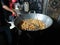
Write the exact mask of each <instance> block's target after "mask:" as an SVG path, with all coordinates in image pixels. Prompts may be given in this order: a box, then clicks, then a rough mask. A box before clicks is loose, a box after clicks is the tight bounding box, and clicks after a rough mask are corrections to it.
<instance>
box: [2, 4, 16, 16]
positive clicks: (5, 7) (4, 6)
mask: <svg viewBox="0 0 60 45" xmlns="http://www.w3.org/2000/svg"><path fill="white" fill-rule="evenodd" d="M2 7H3V8H4V9H5V10H7V11H10V12H12V13H13V14H14V15H16V12H15V11H14V10H11V9H10V8H9V7H8V6H6V5H3V6H2Z"/></svg>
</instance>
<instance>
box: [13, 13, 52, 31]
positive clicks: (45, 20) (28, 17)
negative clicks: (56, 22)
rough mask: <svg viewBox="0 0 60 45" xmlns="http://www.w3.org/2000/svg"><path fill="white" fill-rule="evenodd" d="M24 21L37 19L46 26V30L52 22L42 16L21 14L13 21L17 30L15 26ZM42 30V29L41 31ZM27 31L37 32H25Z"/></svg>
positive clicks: (47, 17)
mask: <svg viewBox="0 0 60 45" xmlns="http://www.w3.org/2000/svg"><path fill="white" fill-rule="evenodd" d="M25 19H38V20H40V21H43V22H44V23H45V25H46V28H45V29H47V28H49V27H50V26H51V25H52V24H53V20H52V18H51V17H49V16H47V15H44V14H39V13H35V14H34V13H30V14H21V15H20V16H18V17H17V18H16V19H15V20H14V25H15V26H16V27H17V29H18V30H21V29H20V28H19V27H18V26H17V25H18V23H19V22H20V21H22V20H25ZM43 30H44V29H43ZM27 31H38V29H37V30H27Z"/></svg>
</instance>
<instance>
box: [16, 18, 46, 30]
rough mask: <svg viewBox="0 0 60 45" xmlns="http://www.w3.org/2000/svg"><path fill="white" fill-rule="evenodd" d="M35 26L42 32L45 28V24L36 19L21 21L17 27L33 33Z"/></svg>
mask: <svg viewBox="0 0 60 45" xmlns="http://www.w3.org/2000/svg"><path fill="white" fill-rule="evenodd" d="M35 25H37V26H39V29H40V30H43V29H45V28H46V25H45V23H43V22H42V21H40V20H37V19H26V20H22V21H20V22H19V24H18V25H17V26H18V28H19V29H22V30H29V31H34V30H37V29H36V26H35Z"/></svg>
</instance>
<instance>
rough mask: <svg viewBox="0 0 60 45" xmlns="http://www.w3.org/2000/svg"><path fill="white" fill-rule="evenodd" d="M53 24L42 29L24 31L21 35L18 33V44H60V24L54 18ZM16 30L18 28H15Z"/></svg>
mask: <svg viewBox="0 0 60 45" xmlns="http://www.w3.org/2000/svg"><path fill="white" fill-rule="evenodd" d="M53 21H54V22H53V25H52V26H51V27H49V28H47V29H45V30H42V31H33V32H32V31H31V32H30V31H23V32H22V33H21V35H19V34H18V37H17V39H18V41H17V43H18V45H20V44H21V45H25V44H26V45H48V44H50V45H51V44H59V43H58V40H59V38H58V37H59V34H60V32H59V30H60V24H59V23H57V21H56V20H54V19H53ZM15 30H17V29H16V28H15Z"/></svg>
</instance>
